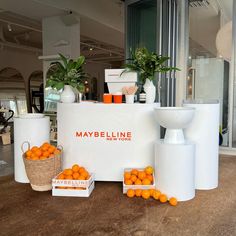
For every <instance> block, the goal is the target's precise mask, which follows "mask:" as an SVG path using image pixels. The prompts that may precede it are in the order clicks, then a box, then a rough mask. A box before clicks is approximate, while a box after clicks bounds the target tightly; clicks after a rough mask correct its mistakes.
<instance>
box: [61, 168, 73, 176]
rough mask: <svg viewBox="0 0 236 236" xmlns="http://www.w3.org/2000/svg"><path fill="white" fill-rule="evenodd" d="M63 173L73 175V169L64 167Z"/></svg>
mask: <svg viewBox="0 0 236 236" xmlns="http://www.w3.org/2000/svg"><path fill="white" fill-rule="evenodd" d="M63 174H64V175H73V170H72V169H65V170H64V171H63Z"/></svg>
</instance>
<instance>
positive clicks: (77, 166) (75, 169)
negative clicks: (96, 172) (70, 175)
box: [72, 164, 79, 172]
mask: <svg viewBox="0 0 236 236" xmlns="http://www.w3.org/2000/svg"><path fill="white" fill-rule="evenodd" d="M72 170H73V171H74V172H79V165H77V164H74V165H73V166H72Z"/></svg>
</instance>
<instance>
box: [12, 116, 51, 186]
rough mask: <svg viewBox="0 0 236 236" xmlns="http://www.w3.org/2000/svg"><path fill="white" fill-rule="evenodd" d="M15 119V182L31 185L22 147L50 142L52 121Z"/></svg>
mask: <svg viewBox="0 0 236 236" xmlns="http://www.w3.org/2000/svg"><path fill="white" fill-rule="evenodd" d="M29 117H30V118H27V116H25V118H23V117H22V118H14V173H15V181H17V182H20V183H29V180H28V178H27V175H26V172H25V166H24V162H23V159H22V154H23V153H22V151H21V145H22V143H23V142H24V141H28V142H29V143H30V145H31V147H32V146H40V145H42V143H44V142H49V140H50V139H49V138H50V135H49V134H50V121H49V117H46V116H44V117H42V118H31V116H29Z"/></svg>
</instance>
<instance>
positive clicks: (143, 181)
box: [142, 178, 151, 185]
mask: <svg viewBox="0 0 236 236" xmlns="http://www.w3.org/2000/svg"><path fill="white" fill-rule="evenodd" d="M142 184H143V185H150V184H151V181H150V179H148V178H144V179H143V180H142Z"/></svg>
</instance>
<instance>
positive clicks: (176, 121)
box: [154, 107, 195, 129]
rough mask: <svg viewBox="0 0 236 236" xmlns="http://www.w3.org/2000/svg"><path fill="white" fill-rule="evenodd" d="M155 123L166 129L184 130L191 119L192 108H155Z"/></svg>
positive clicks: (192, 114)
mask: <svg viewBox="0 0 236 236" xmlns="http://www.w3.org/2000/svg"><path fill="white" fill-rule="evenodd" d="M154 109H155V118H156V120H157V122H158V123H159V124H160V125H161V126H163V127H165V128H167V129H183V128H186V127H187V126H188V125H189V124H190V122H191V121H192V119H193V116H194V110H195V108H192V107H155V108H154Z"/></svg>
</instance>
